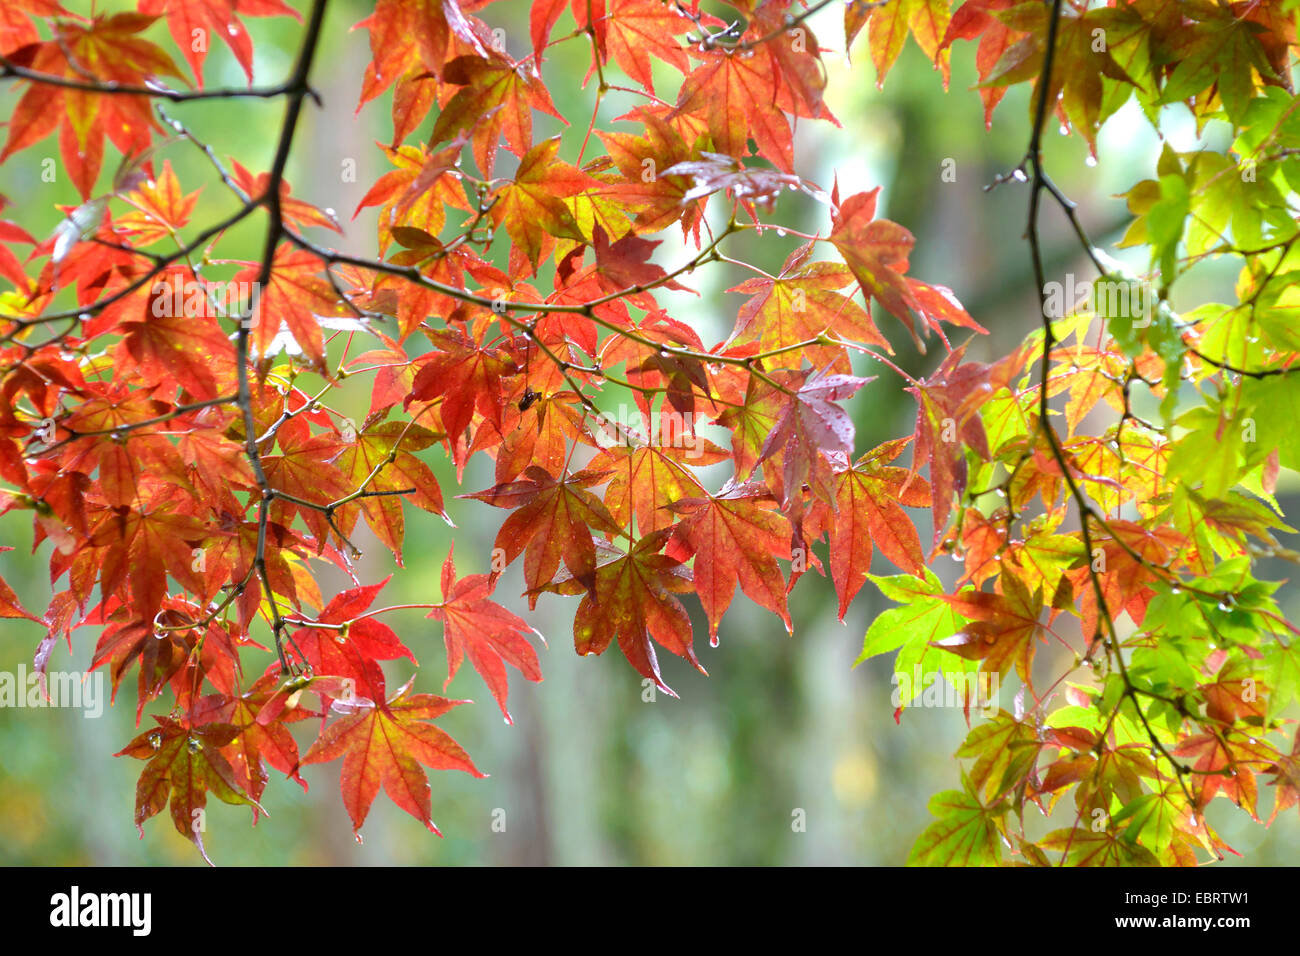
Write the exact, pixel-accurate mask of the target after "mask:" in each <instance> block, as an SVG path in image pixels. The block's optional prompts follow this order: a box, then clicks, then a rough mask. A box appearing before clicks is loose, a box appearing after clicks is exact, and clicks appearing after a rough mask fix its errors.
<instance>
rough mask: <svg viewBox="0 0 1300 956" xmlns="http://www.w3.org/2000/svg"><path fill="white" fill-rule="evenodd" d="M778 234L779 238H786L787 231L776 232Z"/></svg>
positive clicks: (779, 230)
mask: <svg viewBox="0 0 1300 956" xmlns="http://www.w3.org/2000/svg"><path fill="white" fill-rule="evenodd" d="M776 234H777V235H778V236H780V237H781V238H782V239H784V238H785V230H784V229H778V230H777V231H776Z"/></svg>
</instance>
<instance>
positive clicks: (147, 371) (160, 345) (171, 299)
mask: <svg viewBox="0 0 1300 956" xmlns="http://www.w3.org/2000/svg"><path fill="white" fill-rule="evenodd" d="M199 288H200V287H199V285H198V282H197V279H196V278H195V277H194V274H193V273H192V272H190V271H189V270H188V269H172V270H168V272H166V273H164V274H163V275H162V276H160V277H159V278H158V279H157V280H156V281H155V283H154V284H153V285H152V286H151V287H150V289H149V290H148V292H147V293H141V295H140V298H141V299H143V300H144V303H145V304H144V307H143V308H141V309H140V312H139V313H138V317H137V318H135V319H129V320H124V321H123V322H122V323H121V324H120V325H119V329H120V330H121V331H122V333H123V335H122V340H121V342H120V344H119V345H118V348H117V356H118V359H119V361H120V362H121V363H122V368H123V369H124V370H131V369H138V370H139V371H140V372H141V373H142V375H143V378H144V381H146V382H150V383H159V384H161V383H164V382H168V381H174V382H176V383H177V384H178V385H180V386H181V387H182V388H183V389H185V390H186V391H187V392H188V393H189V394H190V396H191V397H192V398H194V399H195V400H203V399H208V398H216V397H217V396H218V395H219V394H221V393H222V392H223V391H225V392H227V393H229V391H230V387H231V386H232V385H233V384H234V382H233V377H232V376H230V375H229V374H228V373H227V371H226V370H227V369H230V368H232V367H233V365H234V358H235V349H234V345H233V344H232V343H231V342H230V338H229V336H228V335H227V333H225V332H224V331H223V330H222V328H221V326H220V324H219V323H218V322H217V319H216V318H215V317H214V316H213V315H212V314H211V313H212V310H211V308H210V307H208V306H207V299H206V297H205V298H204V305H201V306H197V307H192V306H194V302H193V298H194V290H196V289H199ZM178 302H184V303H185V305H184V307H183V308H181V309H176V308H175V307H174V306H175V304H176V303H178ZM218 373H220V374H221V376H222V378H221V379H218V378H217V375H218Z"/></svg>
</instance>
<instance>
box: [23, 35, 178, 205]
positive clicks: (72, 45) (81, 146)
mask: <svg viewBox="0 0 1300 956" xmlns="http://www.w3.org/2000/svg"><path fill="white" fill-rule="evenodd" d="M155 19H156V18H155V17H152V16H147V15H145V14H143V13H137V12H123V13H117V14H113V15H111V16H97V17H95V18H94V19H93V20H92V21H91V22H90V23H89V25H86V26H83V25H82V24H80V23H76V22H73V21H63V22H61V23H60V24H59V25H58V26H57V28H56V29H55V30H54V32H55V34H56V36H55V38H54V39H51V40H48V41H44V42H41V43H39V44H38V45H37V47H36V48H35V49H34V50H30V51H28V52H29V56H30V60H29V62H26V63H24V65H25V66H28V67H30V68H31V69H33V70H35V71H36V72H38V73H47V74H54V75H56V76H60V77H65V78H68V79H80V80H84V79H85V75H86V74H89V75H91V76H94V77H95V78H96V79H97V80H99V81H107V82H114V83H120V84H122V85H125V86H143V85H146V84H147V83H148V82H150V81H151V80H155V79H157V78H160V77H163V76H175V77H179V76H180V73H179V72H178V71H177V69H176V64H175V63H174V62H173V61H172V58H171V57H170V56H168V54H167V53H166V51H164V50H163V49H162V48H161V47H159V46H157V45H156V44H154V43H151V42H150V41H148V40H144V39H142V38H141V37H140V36H139V34H140V33H142V32H143V31H144V30H145V29H147V28H148V27H149V26H150V25H151V24H153V22H154V21H155ZM155 126H156V123H155V121H154V119H153V117H152V115H151V114H150V112H149V105H148V103H147V102H145V101H144V100H142V99H141V98H140V97H133V96H112V95H108V94H102V93H96V92H92V91H86V90H79V89H63V88H61V87H58V86H52V85H48V84H42V83H33V84H32V85H31V86H30V88H29V89H28V90H27V91H26V92H25V93H24V94H23V95H22V97H21V98H20V99H19V101H18V104H17V105H16V106H15V107H14V112H13V116H12V117H11V118H10V120H9V137H8V140H7V141H6V143H5V147H4V151H3V152H2V153H0V162H3V161H4V160H6V159H8V158H9V157H10V156H11V155H13V154H14V153H16V152H18V151H19V150H22V149H26V148H27V147H29V146H31V145H33V144H35V143H37V142H40V141H41V140H42V139H44V138H45V137H46V136H48V135H49V134H50V133H52V132H54V130H55V129H56V128H57V129H59V131H60V135H59V152H60V155H61V156H62V158H63V164H64V168H65V169H66V170H67V173H68V176H69V178H70V179H71V180H72V182H73V184H74V185H75V186H76V187H77V190H78V192H80V193H81V196H82V198H83V199H89V198H90V196H91V194H92V193H93V192H94V188H95V182H96V180H97V179H98V178H99V172H100V167H101V165H102V163H103V158H104V137H105V136H106V135H107V136H108V137H109V138H110V140H111V141H112V143H113V145H114V146H116V147H117V148H118V150H119V151H120V152H121V153H122V154H123V155H128V156H129V155H131V154H134V153H139V152H142V151H143V150H146V149H148V148H149V145H150V142H149V141H150V138H151V130H152V129H153V128H155Z"/></svg>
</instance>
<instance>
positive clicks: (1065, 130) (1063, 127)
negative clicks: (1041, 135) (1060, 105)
mask: <svg viewBox="0 0 1300 956" xmlns="http://www.w3.org/2000/svg"><path fill="white" fill-rule="evenodd" d="M1057 132H1059V133H1060V134H1061V135H1062V136H1069V135H1070V127H1068V126H1066V125H1064V124H1062V125H1061V128H1060V129H1059V130H1058V131H1057Z"/></svg>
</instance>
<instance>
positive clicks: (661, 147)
mask: <svg viewBox="0 0 1300 956" xmlns="http://www.w3.org/2000/svg"><path fill="white" fill-rule="evenodd" d="M622 118H623V119H636V120H638V121H640V122H642V123H643V124H644V125H645V135H644V136H633V135H631V134H630V133H621V132H615V131H613V130H600V129H598V130H596V135H597V136H598V137H599V138H600V141H601V143H602V144H604V146H605V149H606V151H607V152H608V153H609V157H610V159H611V160H613V162H614V164H615V166H617V168H618V171H619V172H620V173H621V174H622V177H623V179H622V181H621V182H615V183H612V184H609V185H606V186H605V187H604V188H602V189H601V190H600V194H601V195H602V196H604V197H606V198H608V199H611V200H613V201H615V202H618V203H620V204H621V205H622V206H623V207H624V208H625V209H626V210H627V211H628V212H629V213H631V214H634V216H635V218H634V220H633V226H634V228H635V229H636V231H637V232H658V231H659V230H660V229H664V228H667V227H668V226H670V225H672V224H673V223H674V222H678V221H680V222H681V224H682V235H683V236H686V235H687V234H688V233H689V232H691V231H692V229H694V230H695V232H696V238H697V240H698V238H699V233H698V230H699V222H700V218H701V215H702V209H703V205H704V203H703V201H702V200H690V201H687V200H686V198H685V196H686V192H687V190H688V189H689V188H690V180H688V179H686V176H678V175H670V174H669V173H668V172H667V170H670V169H672V168H673V167H675V166H677V165H678V164H680V163H684V162H686V161H687V160H689V159H690V158H691V150H690V148H689V147H688V146H687V144H686V143H685V142H684V141H683V139H682V136H681V134H680V133H678V131H677V130H675V129H674V128H673V127H672V125H671V124H669V123H667V122H665V121H664V120H663V119H661V118H660V117H658V116H656V115H655V114H654V113H652V112H649V111H647V110H644V109H642V110H636V111H633V112H632V113H629V114H628V115H627V116H625V117H622ZM661 168H662V169H663V170H664V172H657V170H659V169H661Z"/></svg>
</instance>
